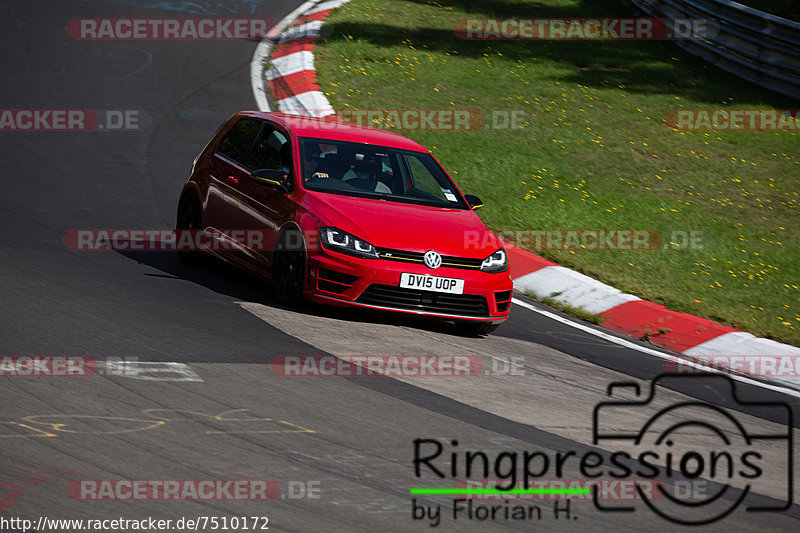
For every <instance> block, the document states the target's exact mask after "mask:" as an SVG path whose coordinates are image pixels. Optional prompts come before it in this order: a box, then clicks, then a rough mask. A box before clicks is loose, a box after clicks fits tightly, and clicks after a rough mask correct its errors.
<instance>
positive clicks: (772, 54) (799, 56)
mask: <svg viewBox="0 0 800 533" xmlns="http://www.w3.org/2000/svg"><path fill="white" fill-rule="evenodd" d="M623 1H625V2H626V3H627V4H629V5H632V6H633V7H635V8H636V9H638V10H639V11H641V12H642V13H643V14H645V15H647V16H650V17H654V18H663V19H695V20H704V21H707V29H708V32H707V33H703V34H702V35H695V36H692V37H691V38H687V39H680V40H677V41H676V43H677V44H678V46H680V47H681V48H683V49H684V50H686V51H687V52H689V53H691V54H694V55H696V56H699V57H701V58H702V59H704V60H706V61H708V62H710V63H713V64H715V65H716V66H718V67H720V68H721V69H723V70H726V71H728V72H730V73H732V74H735V75H736V76H739V77H740V78H743V79H745V80H747V81H750V82H752V83H755V84H757V85H760V86H762V87H766V88H768V89H771V90H773V91H776V92H778V93H781V94H784V95H787V96H791V97H793V98H798V99H800V22H794V21H791V20H787V19H784V18H780V17H776V16H775V15H770V14H768V13H763V12H761V11H758V10H756V9H753V8H750V7H747V6H743V5H742V4H738V3H736V2H732V1H730V0H623Z"/></svg>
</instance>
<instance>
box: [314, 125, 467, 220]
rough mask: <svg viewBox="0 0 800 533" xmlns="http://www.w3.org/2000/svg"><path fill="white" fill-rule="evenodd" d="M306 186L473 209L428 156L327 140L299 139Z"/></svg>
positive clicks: (349, 194) (334, 191)
mask: <svg viewBox="0 0 800 533" xmlns="http://www.w3.org/2000/svg"><path fill="white" fill-rule="evenodd" d="M300 156H301V157H302V177H303V185H304V186H305V188H306V189H308V190H312V191H321V192H328V193H333V194H342V195H345V196H359V197H367V198H380V199H382V200H388V201H395V202H406V203H417V204H422V205H428V206H434V207H449V208H454V209H469V206H468V205H467V204H466V202H465V201H464V199H463V198H462V197H461V195H460V194H459V192H458V191H457V189H456V187H455V185H454V184H453V182H452V181H451V180H450V178H449V177H448V176H447V174H445V173H444V171H443V170H442V169H441V167H440V166H439V165H438V164H437V163H436V160H435V159H434V158H433V157H431V156H430V154H425V153H420V152H411V151H407V150H398V149H395V148H388V147H385V146H376V145H372V144H364V143H351V142H346V141H335V140H328V139H309V138H301V139H300Z"/></svg>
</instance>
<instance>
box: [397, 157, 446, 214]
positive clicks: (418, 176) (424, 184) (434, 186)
mask: <svg viewBox="0 0 800 533" xmlns="http://www.w3.org/2000/svg"><path fill="white" fill-rule="evenodd" d="M405 159H406V162H407V163H408V169H409V171H410V172H411V185H412V190H416V191H420V192H422V193H424V194H429V195H431V196H434V197H436V198H438V199H439V200H444V201H445V202H448V203H455V202H457V201H458V200H457V199H456V195H455V194H453V191H452V190H450V188H449V186H448V185H446V184H445V185H444V186H443V185H442V183H440V182H439V180H438V179H436V176H435V175H434V174H433V173H431V170H430V169H429V168H428V167H427V166H426V165H425V163H423V162H422V161H421V160H420V159H419V157H416V156H413V155H406V156H405Z"/></svg>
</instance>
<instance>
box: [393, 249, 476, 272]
mask: <svg viewBox="0 0 800 533" xmlns="http://www.w3.org/2000/svg"><path fill="white" fill-rule="evenodd" d="M378 256H380V258H381V259H386V260H389V261H400V262H403V263H415V264H418V265H423V264H425V253H424V252H407V251H405V250H392V249H391V248H378ZM482 264H483V259H471V258H469V257H452V256H446V255H443V256H442V266H443V267H450V268H463V269H466V270H480V269H481V265H482Z"/></svg>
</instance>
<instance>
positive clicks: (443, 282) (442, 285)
mask: <svg viewBox="0 0 800 533" xmlns="http://www.w3.org/2000/svg"><path fill="white" fill-rule="evenodd" d="M400 287H402V288H404V289H418V290H423V291H433V292H446V293H448V294H463V293H464V280H463V279H456V278H442V277H439V276H428V275H427V274H409V273H407V272H403V273H402V274H400Z"/></svg>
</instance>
